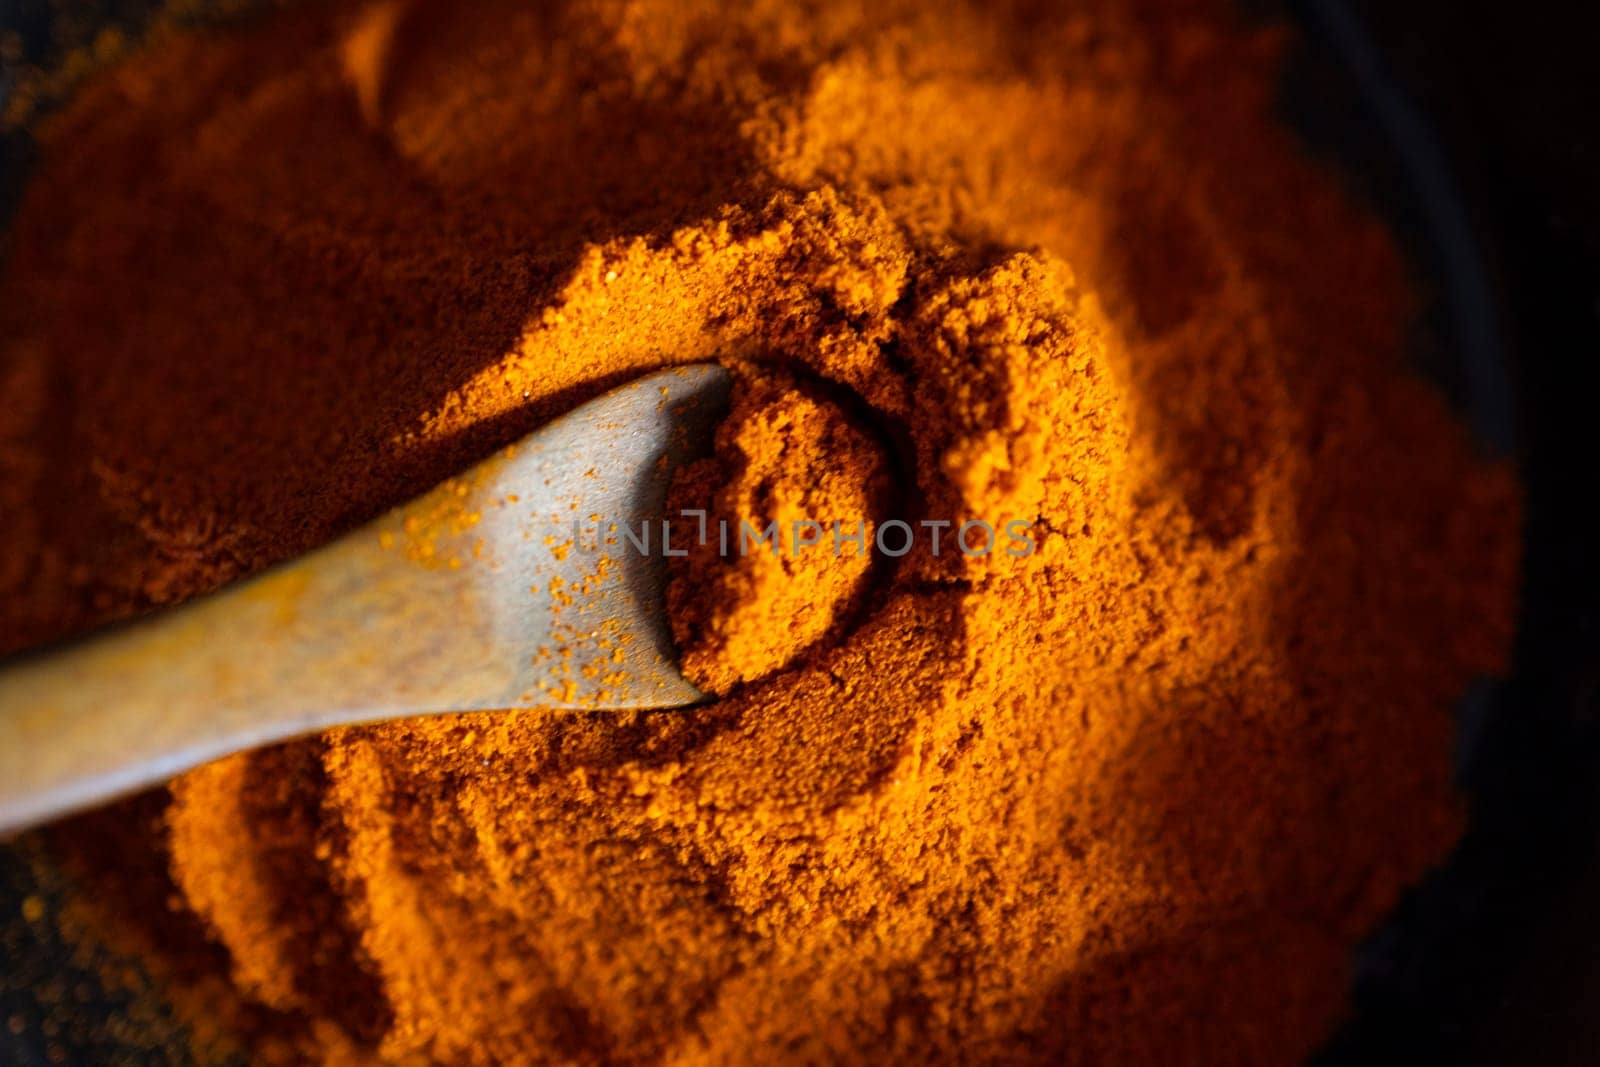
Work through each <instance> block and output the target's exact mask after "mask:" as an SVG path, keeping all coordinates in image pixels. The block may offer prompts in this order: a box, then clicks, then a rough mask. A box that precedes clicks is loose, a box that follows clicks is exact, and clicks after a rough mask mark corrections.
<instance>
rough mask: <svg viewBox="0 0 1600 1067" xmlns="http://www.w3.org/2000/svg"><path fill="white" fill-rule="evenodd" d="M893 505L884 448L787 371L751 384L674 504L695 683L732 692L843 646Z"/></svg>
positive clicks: (686, 652)
mask: <svg viewBox="0 0 1600 1067" xmlns="http://www.w3.org/2000/svg"><path fill="white" fill-rule="evenodd" d="M890 501H891V492H890V473H889V463H888V457H887V455H886V454H885V451H884V448H883V445H882V444H881V443H879V442H878V441H875V440H874V439H873V437H872V435H871V434H870V433H869V432H867V431H866V430H864V429H863V428H861V427H859V426H856V425H854V424H852V422H851V420H850V418H849V416H848V415H846V413H845V412H844V411H843V410H842V409H841V408H840V407H839V406H838V404H837V403H835V402H832V401H830V400H829V399H828V398H827V397H826V396H823V395H819V394H818V392H817V390H816V389H815V388H814V387H813V388H806V387H805V386H804V385H802V384H800V383H797V382H795V381H794V379H793V378H792V377H790V376H789V375H787V374H782V373H778V374H774V373H773V372H771V371H766V370H760V371H756V372H755V373H754V374H749V373H747V374H746V375H744V376H742V377H741V378H740V379H739V381H738V383H737V386H736V388H735V392H734V399H733V405H732V410H731V411H730V412H729V413H728V415H727V417H726V419H725V420H724V421H723V423H722V426H721V427H720V429H719V430H718V433H717V441H716V452H715V454H714V455H713V456H711V457H709V458H707V459H704V460H701V461H700V462H698V463H695V464H692V465H690V466H689V467H688V468H687V469H686V470H684V471H683V472H681V473H680V475H679V477H678V484H676V485H674V487H673V492H672V500H671V501H670V502H669V503H670V505H671V506H670V507H669V514H673V515H675V516H676V518H678V519H682V520H689V521H685V522H683V523H682V525H681V526H680V527H679V528H680V531H681V533H680V536H681V538H682V540H683V541H685V542H687V543H688V548H687V549H685V550H684V551H686V552H687V554H686V555H685V556H682V557H675V558H674V559H673V560H672V562H671V563H670V564H669V565H670V566H671V567H672V568H673V571H672V582H671V584H670V585H669V586H668V589H667V610H668V611H669V612H670V614H671V618H672V632H673V636H674V637H675V638H676V639H677V643H678V647H679V649H680V651H681V660H680V665H681V667H682V670H683V673H684V675H685V677H687V678H688V679H689V680H690V681H692V682H694V683H695V684H696V685H698V686H699V687H700V688H702V689H704V690H706V691H707V692H713V693H726V692H728V691H729V690H730V689H732V688H733V687H734V686H736V685H738V684H739V683H741V682H749V681H755V680H756V679H759V678H763V677H765V676H766V675H768V674H771V673H772V672H773V671H775V670H778V669H779V668H782V667H786V666H788V665H789V664H790V663H791V662H792V661H793V660H794V659H795V657H796V656H798V655H799V654H800V653H802V652H804V651H805V650H806V649H808V648H809V647H811V646H812V645H814V644H816V643H817V642H818V641H821V640H823V639H825V638H828V637H830V636H837V634H838V631H839V630H840V629H841V627H842V626H844V625H845V624H846V623H847V622H848V621H850V620H851V618H852V616H853V615H854V613H855V611H856V610H857V608H858V607H859V604H860V601H861V598H862V596H863V595H864V594H865V593H866V591H867V581H868V577H869V570H870V568H871V563H872V559H871V548H872V545H873V543H874V542H873V541H872V540H871V537H872V534H873V531H874V530H875V529H876V526H877V523H878V521H879V520H880V519H882V518H884V517H885V516H886V514H887V509H888V508H889V506H890ZM701 524H703V525H704V529H703V530H702V529H701V528H700V527H701ZM773 524H776V525H773ZM852 536H853V539H852ZM896 544H897V545H898V542H896ZM680 558H681V559H682V562H681V563H678V562H677V560H678V559H680Z"/></svg>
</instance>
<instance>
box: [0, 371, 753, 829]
mask: <svg viewBox="0 0 1600 1067" xmlns="http://www.w3.org/2000/svg"><path fill="white" fill-rule="evenodd" d="M728 390H729V377H728V374H727V372H726V371H724V370H722V369H721V368H720V367H717V366H715V365H712V364H701V365H696V366H691V367H683V368H677V369H672V370H666V371H661V372H658V373H655V374H651V375H649V376H647V377H644V378H641V379H639V380H637V381H635V382H633V383H631V384H629V385H626V386H623V387H622V388H619V389H617V390H615V391H613V392H610V393H607V394H606V395H604V396H602V397H600V398H598V399H596V400H594V401H591V402H590V403H588V404H585V405H584V406H583V407H581V408H579V409H577V410H576V411H574V412H572V413H571V414H569V415H566V416H565V417H563V418H561V419H558V420H557V421H555V422H553V423H551V424H550V425H548V426H546V427H545V428H544V429H542V430H540V431H538V432H537V433H534V434H533V435H531V436H529V437H527V438H525V439H523V440H522V441H521V442H519V443H518V444H516V445H513V446H511V447H510V448H507V449H504V450H503V451H502V452H501V453H499V454H497V455H496V456H494V457H492V458H490V459H488V460H486V461H485V462H483V463H481V464H479V465H478V466H477V467H474V468H473V469H471V470H470V471H468V472H466V473H465V474H463V475H461V476H460V477H458V478H453V479H451V480H450V481H448V482H445V483H444V484H443V485H441V486H439V487H438V488H436V489H434V490H433V491H432V492H430V493H428V494H427V495H425V496H423V497H420V498H418V499H417V500H414V501H412V502H411V503H409V504H406V505H404V506H403V507H399V508H396V509H394V510H393V511H391V512H389V513H388V514H386V515H384V516H383V517H381V518H379V519H377V520H375V521H374V522H372V523H369V524H368V525H366V526H363V527H362V528H360V529H358V530H356V531H354V532H353V533H350V534H348V535H346V536H345V537H344V538H342V539H340V540H339V541H336V542H334V543H333V544H330V545H327V546H326V547H324V548H321V549H319V550H317V551H315V552H312V553H310V554H309V555H306V556H303V557H301V558H299V559H295V560H292V561H290V562H287V563H284V564H282V565H280V566H278V567H275V568H273V569H271V570H268V571H266V572H264V573H262V574H261V575H260V576H258V577H255V578H252V579H250V580H248V581H244V582H240V583H238V584H236V585H233V586H230V587H228V588H227V589H224V590H223V591H221V592H219V593H216V594H213V595H212V596H209V597H206V598H204V599H202V600H198V601H195V602H193V603H191V604H188V605H185V606H183V607H179V608H176V609H173V610H170V611H164V612H160V613H157V614H155V615H151V616H148V617H145V618H142V619H138V620H135V621H133V622H131V623H129V624H126V625H123V626H120V627H116V628H114V629H111V630H109V631H105V632H103V633H100V634H97V635H95V636H92V637H90V638H87V639H85V640H81V641H78V642H76V643H74V644H71V645H68V646H66V647H62V648H59V649H54V650H48V651H44V652H38V653H32V654H30V655H27V656H24V657H22V658H20V659H18V660H16V661H13V662H10V663H8V664H6V665H5V666H4V667H0V834H4V833H9V832H13V831H17V830H20V829H24V828H26V827H29V826H32V825H34V824H37V823H39V822H42V821H45V820H48V819H51V818H54V817H56V816H59V815H64V814H67V813H68V812H72V811H75V810H78V809H81V808H85V807H88V806H91V805H94V804H97V803H100V802H102V801H105V800H108V799H110V798H112V797H115V796H118V795H121V794H124V793H128V792H130V791H133V790H137V789H140V788H142V787H145V786H149V785H153V784H155V783H158V782H162V781H165V780H167V779H168V778H171V777H172V776H173V775H175V774H177V773H179V772H180V771H183V770H186V769H188V768H190V767H193V766H195V765H196V764H199V763H203V762H205V761H207V760H211V759H215V758H217V757H219V756H223V755H226V754H228V753H231V752H238V751H241V750H244V749H249V748H254V747H256V746H259V745H264V744H268V743H269V742H273V741H279V740H282V739H284V738H288V737H293V736H295V735H298V734H304V733H308V732H312V731H317V730H322V729H326V728H328V727H331V726H339V725H345V724H349V723H358V722H369V721H372V720H377V719H386V718H394V717H398V716H404V715H416V714H423V713H429V712H442V711H456V710H466V709H501V708H529V707H554V708H595V709H605V708H670V707H681V706H684V705H688V704H692V703H694V702H696V701H699V700H701V699H703V696H702V694H701V693H700V691H699V690H697V689H696V688H695V687H694V686H693V685H691V684H689V683H688V682H687V681H685V680H684V679H683V677H682V676H681V675H679V673H678V671H677V669H676V667H675V666H674V650H673V646H672V639H671V635H670V632H669V628H668V626H667V624H666V619H665V616H664V610H663V606H662V603H663V597H662V594H663V590H664V587H665V582H666V576H665V571H666V554H667V553H669V552H670V553H671V554H678V553H679V552H681V551H682V550H683V547H685V546H684V545H683V544H682V541H683V540H685V539H687V537H688V536H690V535H692V531H693V528H694V524H693V523H692V522H686V521H683V520H680V521H679V522H678V523H675V524H674V525H673V526H672V527H671V528H670V532H671V537H672V538H676V539H678V543H672V542H671V541H670V540H668V539H666V538H664V537H663V519H664V517H665V516H664V508H665V499H666V491H667V484H668V481H669V479H670V475H671V472H672V470H673V469H674V468H675V467H677V466H678V465H680V464H682V463H684V462H686V461H687V460H689V459H692V458H694V457H695V456H696V455H698V454H701V453H703V452H704V451H705V450H706V449H707V448H708V447H709V442H710V440H711V436H712V433H713V431H714V428H715V425H716V422H717V419H718V417H719V416H720V415H721V413H722V412H723V410H724V409H725V407H726V403H727V395H728ZM641 533H643V534H645V535H647V536H648V537H649V541H648V543H642V539H641V537H640V535H641ZM626 534H631V535H632V538H631V539H630V538H628V537H627V536H625V535H626ZM607 541H610V542H612V543H610V544H607V543H606V542H607ZM664 542H665V543H664Z"/></svg>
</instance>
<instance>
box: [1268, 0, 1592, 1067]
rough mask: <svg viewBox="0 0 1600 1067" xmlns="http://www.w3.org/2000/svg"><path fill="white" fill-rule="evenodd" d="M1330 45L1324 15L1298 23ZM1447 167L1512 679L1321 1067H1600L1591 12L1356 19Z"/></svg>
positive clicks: (1421, 12)
mask: <svg viewBox="0 0 1600 1067" xmlns="http://www.w3.org/2000/svg"><path fill="white" fill-rule="evenodd" d="M1296 6H1297V7H1299V8H1301V9H1302V12H1303V13H1305V14H1307V15H1308V19H1309V21H1310V23H1311V24H1312V25H1313V27H1314V28H1313V33H1314V34H1316V33H1318V32H1319V31H1318V30H1317V29H1316V28H1315V27H1316V26H1317V25H1318V18H1319V16H1318V14H1317V9H1318V8H1320V7H1321V6H1322V5H1319V4H1316V3H1311V2H1305V3H1301V4H1298V5H1296ZM1347 6H1348V7H1349V8H1350V9H1351V10H1352V11H1354V12H1355V13H1356V15H1357V16H1358V17H1359V18H1360V19H1361V20H1363V21H1364V22H1365V23H1366V26H1367V29H1368V32H1369V34H1370V37H1371V39H1372V41H1373V42H1374V43H1375V44H1376V46H1377V48H1378V50H1379V51H1380V52H1381V53H1382V55H1383V60H1384V63H1385V65H1386V66H1387V67H1388V69H1389V70H1390V71H1391V72H1392V74H1393V75H1394V78H1395V80H1396V82H1398V83H1399V84H1401V85H1402V86H1403V87H1404V89H1405V91H1406V92H1407V93H1408V94H1409V95H1410V96H1411V98H1412V99H1413V100H1414V101H1415V102H1416V103H1417V105H1418V109H1419V110H1420V111H1421V112H1422V113H1423V114H1424V115H1426V117H1427V120H1428V122H1429V124H1430V125H1431V126H1432V127H1433V130H1434V133H1435V134H1436V139H1437V142H1438V144H1439V145H1440V146H1441V148H1442V149H1443V152H1444V155H1445V156H1446V157H1447V158H1448V160H1449V162H1450V164H1451V169H1452V170H1453V172H1454V175H1455V178H1456V181H1457V184H1458V185H1459V187H1460V189H1461V191H1462V193H1463V201H1464V203H1465V205H1466V209H1467V214H1468V217H1469V219H1470V222H1471V226H1472V228H1473V230H1474V231H1475V236H1476V238H1477V240H1478V242H1479V244H1480V247H1481V248H1482V249H1483V252H1484V255H1483V260H1484V263H1485V264H1486V269H1487V272H1488V275H1489V278H1490V280H1491V283H1492V285H1493V288H1494V290H1495V292H1496V294H1497V297H1498V301H1499V303H1500V310H1501V311H1502V313H1503V319H1502V321H1503V323H1504V325H1505V338H1504V340H1505V345H1506V348H1507V351H1508V353H1509V358H1508V360H1507V363H1508V365H1509V369H1510V376H1511V382H1512V385H1513V395H1514V397H1515V411H1514V416H1515V422H1516V427H1515V438H1516V446H1515V454H1516V457H1517V460H1518V462H1519V465H1520V466H1521V468H1522V472H1523V476H1524V479H1525V483H1526V485H1527V488H1528V526H1527V544H1528V557H1527V564H1526V587H1525V592H1524V598H1525V601H1524V604H1525V606H1524V615H1523V624H1522V627H1521V633H1520V638H1519V644H1518V649H1517V654H1516V669H1515V674H1514V676H1513V680H1512V681H1511V682H1510V683H1509V684H1507V685H1506V686H1504V687H1502V688H1501V689H1500V691H1499V692H1498V693H1497V694H1496V696H1495V699H1494V703H1495V714H1494V717H1493V718H1492V720H1491V721H1490V724H1489V726H1488V728H1487V730H1486V732H1485V734H1484V736H1483V739H1482V742H1481V744H1480V746H1479V754H1478V758H1477V759H1476V761H1475V763H1474V765H1473V767H1472V768H1471V770H1470V772H1469V773H1468V774H1467V775H1465V777H1466V779H1467V784H1468V785H1469V786H1470V787H1471V789H1472V790H1473V822H1472V828H1471V830H1470V831H1469V834H1468V837H1467V839H1466V840H1465V841H1464V842H1463V844H1462V847H1461V849H1460V850H1459V852H1458V853H1457V855H1456V857H1455V858H1454V860H1453V861H1452V864H1451V866H1450V867H1449V868H1448V869H1447V870H1446V871H1445V872H1443V873H1442V874H1440V875H1439V876H1437V877H1435V878H1434V879H1432V880H1431V881H1430V882H1429V883H1428V884H1426V885H1425V886H1423V887H1422V888H1421V889H1419V890H1418V891H1417V892H1416V893H1414V894H1413V895H1412V897H1411V898H1410V899H1409V900H1408V901H1407V902H1406V903H1405V905H1404V906H1402V908H1401V909H1400V912H1399V913H1398V915H1397V917H1396V920H1395V922H1394V923H1393V924H1391V926H1390V927H1389V928H1388V929H1387V930H1385V931H1384V932H1383V933H1382V934H1380V935H1379V936H1378V937H1377V938H1376V939H1375V940H1374V943H1373V945H1372V946H1370V949H1369V952H1368V954H1367V957H1366V960H1367V963H1366V966H1365V967H1364V969H1363V974H1362V978H1361V980H1360V982H1359V983H1358V986H1357V993H1356V1008H1357V1015H1356V1017H1355V1019H1354V1020H1353V1021H1352V1022H1351V1023H1350V1025H1348V1026H1347V1027H1346V1028H1345V1029H1344V1030H1343V1031H1342V1032H1341V1034H1340V1035H1339V1037H1338V1038H1337V1039H1336V1040H1335V1041H1334V1042H1333V1044H1332V1045H1331V1046H1330V1048H1329V1049H1328V1051H1327V1053H1326V1054H1325V1055H1324V1057H1323V1058H1322V1059H1323V1061H1324V1062H1325V1063H1326V1064H1329V1065H1332V1064H1340V1065H1342V1064H1356V1063H1382V1062H1410V1063H1429V1062H1435V1063H1440V1062H1442V1063H1469V1064H1520V1063H1529V1064H1552V1065H1555V1064H1563V1065H1564V1064H1595V1063H1600V847H1597V846H1600V654H1597V649H1600V618H1597V613H1596V608H1595V605H1596V600H1597V593H1600V581H1597V572H1600V568H1597V566H1596V563H1595V555H1594V553H1593V551H1592V546H1594V545H1596V544H1597V543H1600V538H1597V523H1596V520H1595V517H1594V513H1595V512H1596V511H1597V510H1600V509H1597V507H1596V504H1597V502H1596V501H1595V500H1594V499H1593V498H1594V497H1595V495H1596V490H1597V489H1600V476H1597V474H1596V469H1595V468H1596V461H1597V459H1600V448H1597V447H1596V441H1597V440H1600V415H1597V410H1600V409H1597V407H1596V396H1597V392H1596V391H1597V387H1600V371H1597V367H1600V55H1597V49H1600V6H1597V5H1593V4H1582V3H1570V4H1560V3H1556V2H1553V0H1549V2H1538V0H1535V2H1524V3H1486V2H1472V0H1468V2H1462V0H1411V2H1406V3H1396V2H1394V0H1349V3H1348V5H1347Z"/></svg>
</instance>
